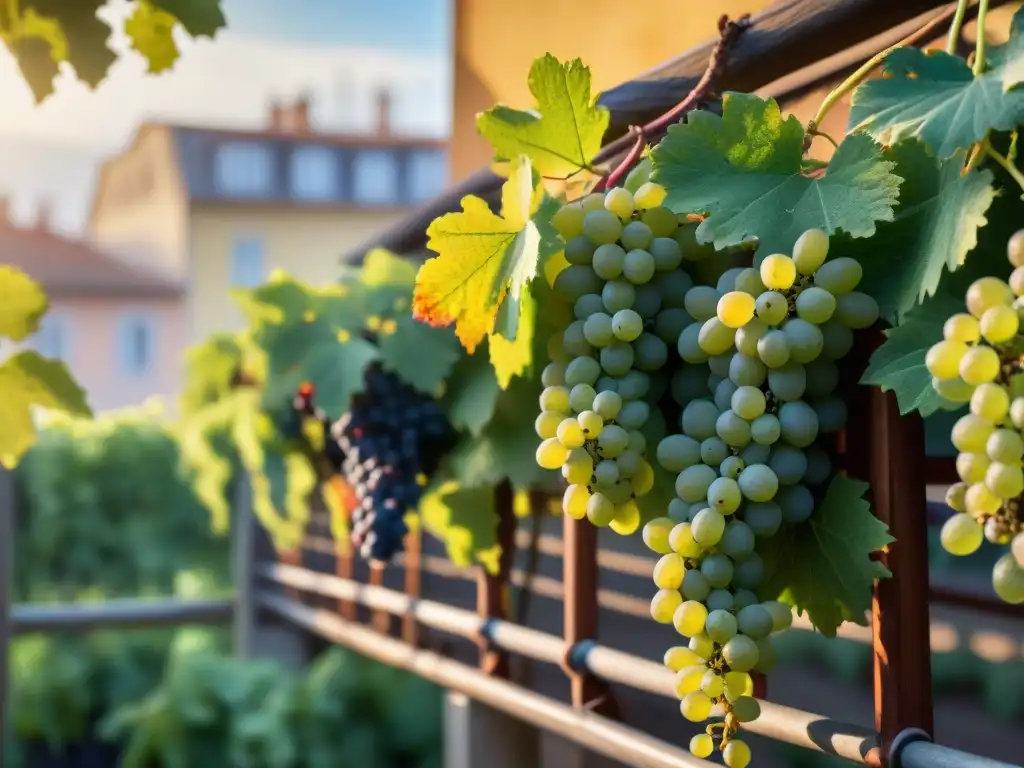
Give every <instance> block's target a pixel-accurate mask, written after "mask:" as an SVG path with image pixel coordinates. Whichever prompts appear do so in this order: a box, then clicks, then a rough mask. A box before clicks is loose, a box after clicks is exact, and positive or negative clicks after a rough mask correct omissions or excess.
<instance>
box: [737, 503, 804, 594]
mask: <svg viewBox="0 0 1024 768" xmlns="http://www.w3.org/2000/svg"><path fill="white" fill-rule="evenodd" d="M789 487H790V488H799V487H800V486H797V485H791V486H789ZM732 580H733V584H734V586H736V587H739V589H749V590H755V589H757V588H758V587H760V586H761V582H762V581H763V580H764V561H763V560H762V559H761V556H760V555H758V554H757V553H756V552H755V553H753V554H752V555H751V556H750V557H748V558H747V559H746V560H744V561H743V562H742V563H737V564H736V568H735V569H734V570H733V575H732ZM734 594H735V595H736V607H737V608H739V609H742V607H743V606H741V605H740V595H739V592H738V591H736V592H735V593H734ZM756 601H757V598H756V596H754V598H753V600H752V602H756Z"/></svg>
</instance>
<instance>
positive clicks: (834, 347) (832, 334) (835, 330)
mask: <svg viewBox="0 0 1024 768" xmlns="http://www.w3.org/2000/svg"><path fill="white" fill-rule="evenodd" d="M821 336H822V341H823V346H822V348H821V354H822V355H823V356H825V357H827V358H828V359H829V360H841V359H842V358H844V357H846V356H847V355H848V354H849V353H850V350H851V349H853V331H852V330H850V328H849V327H847V326H845V325H843V324H842V323H840V322H837V321H835V320H829V321H828V322H827V323H825V324H824V325H823V326H821Z"/></svg>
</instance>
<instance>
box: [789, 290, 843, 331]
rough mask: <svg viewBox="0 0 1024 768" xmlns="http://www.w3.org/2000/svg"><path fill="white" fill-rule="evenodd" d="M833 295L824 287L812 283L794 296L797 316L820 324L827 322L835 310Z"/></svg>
mask: <svg viewBox="0 0 1024 768" xmlns="http://www.w3.org/2000/svg"><path fill="white" fill-rule="evenodd" d="M836 304H837V302H836V299H835V297H834V296H833V295H832V294H831V293H829V292H828V291H826V290H825V289H824V288H819V287H818V286H816V285H812V286H811V287H810V288H807V289H805V290H803V291H801V292H800V295H799V296H797V297H796V314H797V317H799V318H801V319H803V320H806V321H807V322H809V323H815V324H816V325H821V324H822V323H826V322H828V321H829V320H830V319H831V318H832V315H833V314H834V313H835V311H836Z"/></svg>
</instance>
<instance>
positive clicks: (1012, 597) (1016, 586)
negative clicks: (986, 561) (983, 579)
mask: <svg viewBox="0 0 1024 768" xmlns="http://www.w3.org/2000/svg"><path fill="white" fill-rule="evenodd" d="M992 588H993V589H995V592H996V594H997V595H999V597H1000V598H1002V599H1003V601H1005V602H1007V603H1011V604H1013V605H1017V604H1019V603H1024V568H1021V567H1020V565H1018V563H1017V561H1016V560H1015V559H1014V556H1013V553H1007V554H1005V555H1003V556H1002V557H1000V558H999V559H998V560H997V561H996V564H995V566H994V567H993V568H992Z"/></svg>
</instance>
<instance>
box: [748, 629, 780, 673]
mask: <svg viewBox="0 0 1024 768" xmlns="http://www.w3.org/2000/svg"><path fill="white" fill-rule="evenodd" d="M778 661H779V654H778V652H777V651H776V650H775V644H774V643H773V642H772V639H771V638H770V637H766V638H765V639H764V640H758V641H757V664H755V665H754V672H760V673H762V674H768V673H769V672H771V671H772V670H773V669H774V668H775V665H776V664H777V663H778Z"/></svg>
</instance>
